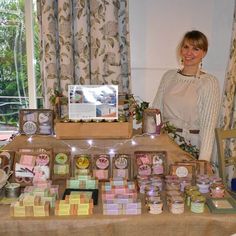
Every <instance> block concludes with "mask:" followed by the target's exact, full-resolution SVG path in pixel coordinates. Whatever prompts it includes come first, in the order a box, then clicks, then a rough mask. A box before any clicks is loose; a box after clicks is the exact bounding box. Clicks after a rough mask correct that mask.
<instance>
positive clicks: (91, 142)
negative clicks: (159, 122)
mask: <svg viewBox="0 0 236 236" xmlns="http://www.w3.org/2000/svg"><path fill="white" fill-rule="evenodd" d="M158 136H159V135H158V134H155V135H154V134H149V133H142V134H136V135H134V136H132V138H130V139H124V140H120V139H116V141H115V143H114V144H109V145H107V146H104V145H102V146H100V145H97V144H96V140H95V139H84V140H82V141H84V142H85V143H86V144H87V147H84V148H83V147H81V146H79V145H76V144H70V143H69V141H70V140H68V141H65V140H62V139H58V141H59V142H61V143H63V144H64V145H66V146H67V147H68V148H69V149H70V151H71V153H72V154H76V153H85V152H88V151H90V150H91V149H97V150H99V149H100V150H101V151H104V150H106V153H108V154H110V155H114V154H116V152H117V151H118V150H119V147H121V146H124V145H126V144H130V145H131V146H136V145H137V138H139V137H149V138H150V139H155V138H156V137H158ZM45 137H46V138H47V137H52V136H51V135H48V136H44V138H45ZM53 137H55V138H56V135H53ZM100 140H101V139H100ZM27 142H28V143H32V144H34V135H30V136H29V137H28V138H27ZM105 143H106V142H103V144H105Z"/></svg>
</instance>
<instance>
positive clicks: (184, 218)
mask: <svg viewBox="0 0 236 236" xmlns="http://www.w3.org/2000/svg"><path fill="white" fill-rule="evenodd" d="M29 138H30V139H29ZM87 141H88V140H57V139H56V138H55V137H53V136H39V135H38V136H31V137H30V136H17V137H16V138H15V139H14V140H13V142H11V143H9V144H8V145H7V146H6V147H5V149H7V150H14V151H17V150H18V149H19V148H32V147H34V148H35V147H36V148H38V147H40V148H42V147H44V148H49V147H51V148H53V149H54V150H56V151H68V150H71V148H72V147H75V148H76V149H75V150H74V152H75V153H88V152H89V153H102V152H106V153H107V152H108V151H109V149H113V150H114V151H115V152H119V153H128V154H131V155H133V153H134V151H138V150H143V151H146V150H147V151H153V150H165V151H167V156H168V164H170V163H173V162H175V161H177V160H183V159H191V157H190V156H189V155H188V154H186V153H185V152H184V151H182V150H181V149H180V148H179V146H178V145H176V144H175V143H174V142H173V141H172V140H171V139H170V138H169V137H168V135H166V134H161V135H159V136H155V137H151V136H146V135H135V136H134V137H133V138H132V139H124V140H121V139H112V140H110V139H106V140H104V139H102V140H93V142H92V144H91V143H90V144H89V143H88V142H87ZM133 141H134V142H135V143H133ZM132 143H133V144H132ZM60 187H61V189H60V195H61V194H62V193H63V190H64V188H65V187H64V186H63V183H62V184H61V186H60ZM143 205H144V204H143ZM234 233H236V214H235V215H234V214H227V215H225V214H212V213H210V212H209V210H208V208H207V207H206V209H205V212H204V213H203V214H195V213H192V212H190V211H189V210H188V209H186V210H185V213H183V214H181V215H174V214H172V213H170V212H168V210H167V208H166V207H165V209H164V212H163V213H162V214H160V215H152V214H150V213H148V212H147V209H145V208H143V209H142V214H141V215H137V216H127V215H121V216H105V215H102V209H101V203H100V204H98V206H95V208H94V214H93V215H91V216H77V217H74V216H73V217H72V216H71V217H69V216H68V217H59V216H53V215H52V216H50V217H45V218H32V217H31V218H28V217H26V218H12V217H10V209H9V206H8V205H0V235H8V236H11V235H14V236H15V235H21V236H24V235H35V236H37V235H44V236H47V235H50V236H51V235H58V236H59V235H82V236H83V235H84V236H85V235H86V236H90V235H102V236H106V235H114V236H115V235H118V236H119V235H122V236H126V235H127V236H132V235H135V236H139V235H141V236H143V235H175V236H179V235H191V236H195V235H197V236H201V235H207V236H211V235H214V236H217V235H219V236H224V235H227V236H229V235H232V234H234Z"/></svg>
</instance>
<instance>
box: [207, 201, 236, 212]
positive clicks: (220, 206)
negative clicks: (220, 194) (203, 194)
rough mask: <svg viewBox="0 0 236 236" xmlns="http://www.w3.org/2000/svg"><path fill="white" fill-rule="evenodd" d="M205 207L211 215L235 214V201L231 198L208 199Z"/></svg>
mask: <svg viewBox="0 0 236 236" xmlns="http://www.w3.org/2000/svg"><path fill="white" fill-rule="evenodd" d="M207 205H208V207H209V209H210V211H211V212H212V213H223V214H224V213H225V214H228V213H236V201H235V200H234V199H233V198H232V197H225V198H208V199H207Z"/></svg>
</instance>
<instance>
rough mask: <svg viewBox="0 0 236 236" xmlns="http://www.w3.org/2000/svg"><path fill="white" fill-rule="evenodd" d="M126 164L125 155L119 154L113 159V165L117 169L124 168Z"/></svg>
mask: <svg viewBox="0 0 236 236" xmlns="http://www.w3.org/2000/svg"><path fill="white" fill-rule="evenodd" d="M127 166H128V161H127V156H126V155H120V156H119V157H117V158H116V159H115V167H116V168H117V169H125V168H127Z"/></svg>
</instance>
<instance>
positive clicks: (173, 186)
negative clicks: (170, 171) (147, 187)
mask: <svg viewBox="0 0 236 236" xmlns="http://www.w3.org/2000/svg"><path fill="white" fill-rule="evenodd" d="M169 190H180V182H179V180H174V181H172V180H169V181H166V191H169Z"/></svg>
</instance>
